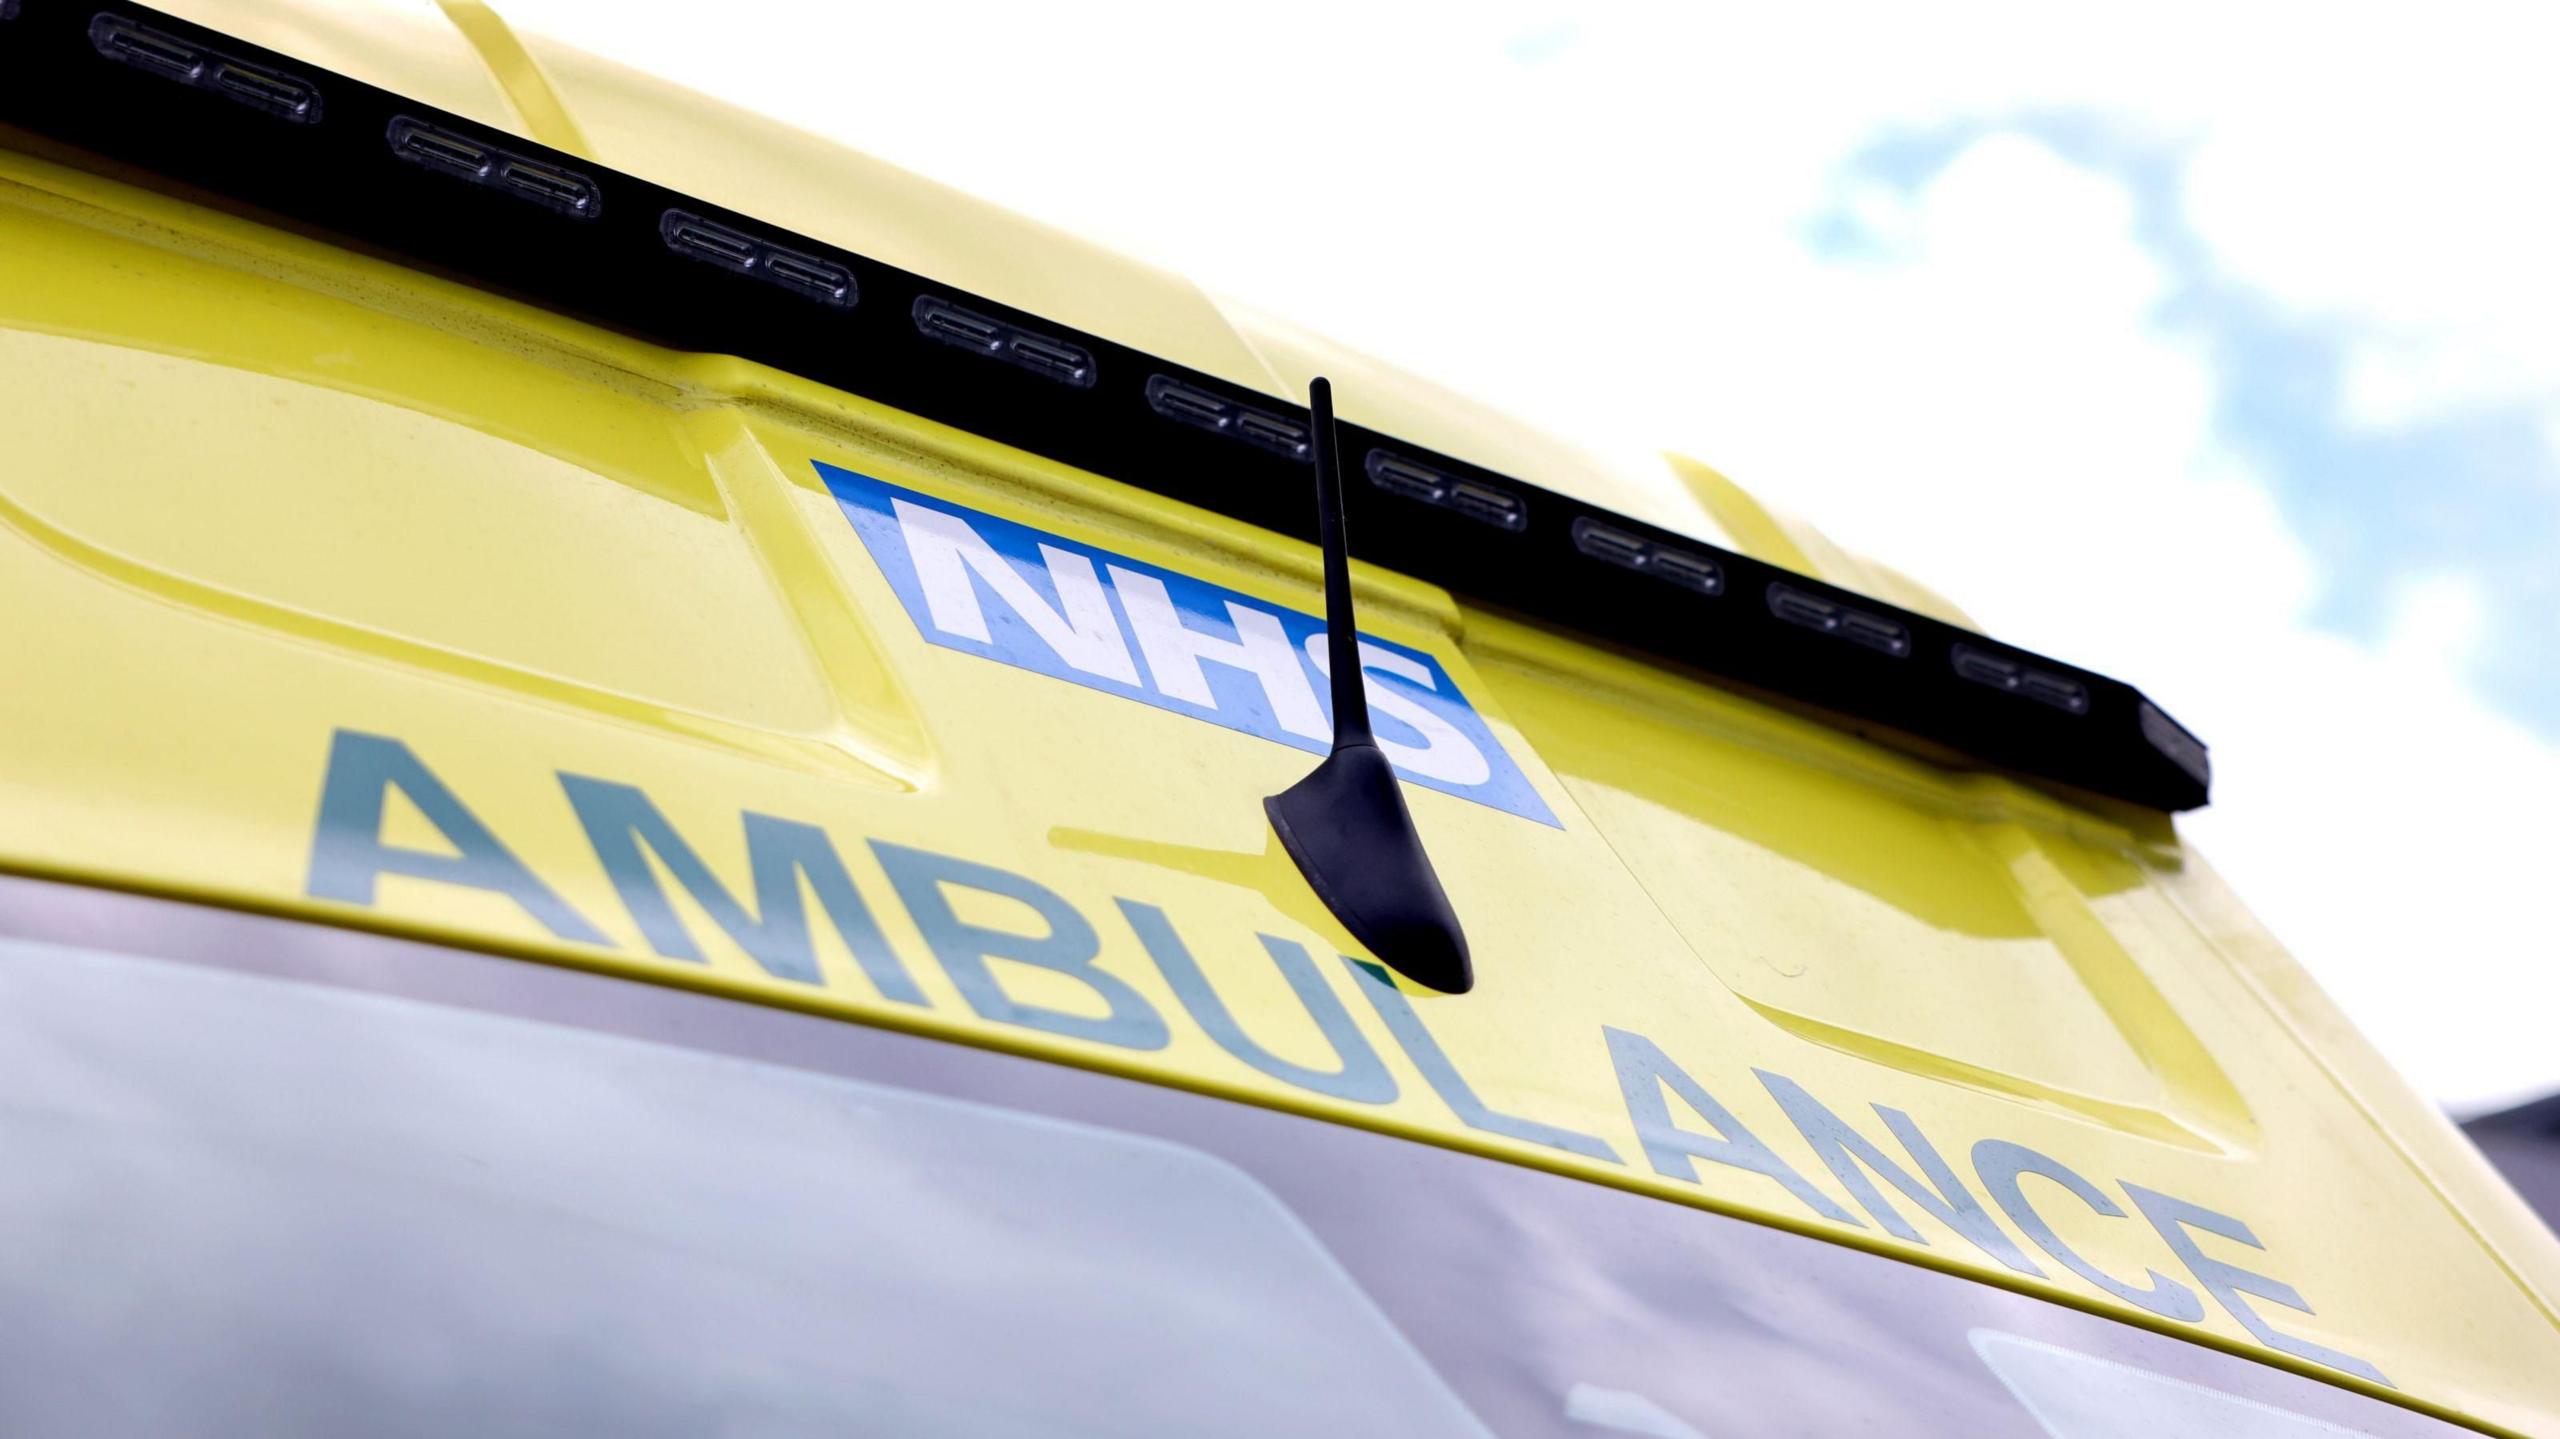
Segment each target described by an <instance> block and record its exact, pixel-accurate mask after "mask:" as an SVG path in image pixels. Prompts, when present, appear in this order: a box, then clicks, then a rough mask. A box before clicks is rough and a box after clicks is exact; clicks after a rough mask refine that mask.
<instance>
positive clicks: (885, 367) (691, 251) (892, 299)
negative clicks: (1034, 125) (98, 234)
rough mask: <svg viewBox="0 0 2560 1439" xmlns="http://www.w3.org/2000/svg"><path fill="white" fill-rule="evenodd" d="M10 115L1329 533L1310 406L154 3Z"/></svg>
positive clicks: (1987, 704)
mask: <svg viewBox="0 0 2560 1439" xmlns="http://www.w3.org/2000/svg"><path fill="white" fill-rule="evenodd" d="M0 121H6V122H7V123H10V124H13V125H17V126H20V127H23V128H24V129H27V130H30V131H34V132H36V133H38V134H41V135H44V136H47V137H49V138H51V139H53V140H55V141H58V142H61V143H63V144H67V145H71V146H74V147H78V148H81V149H86V150H90V151H94V152H96V153H98V154H100V155H104V156H107V157H109V158H111V159H113V160H116V161H119V162H121V163H123V164H127V165H131V166H136V167H139V168H142V169H146V170H150V171H154V172H157V173H160V174H163V175H167V176H169V177H170V178H172V179H175V180H178V181H181V182H184V183H186V184H189V185H193V186H197V187H201V188H203V189H206V190H210V191H213V192H215V193H217V194H221V195H224V196H227V197H230V198H232V199H234V200H237V201H240V202H243V203H246V204H249V205H252V206H256V207H259V208H262V209H264V210H267V211H270V212H273V213H275V214H277V215H280V216H283V217H286V218H289V219H292V220H294V221H297V222H300V223H302V224H305V225H310V226H314V227H317V228H320V229H324V230H328V231H333V232H336V233H338V234H341V235H344V236H346V237H347V238H349V239H352V240H356V241H360V242H362V243H363V244H365V245H367V246H370V247H374V248H377V249H380V250H384V251H388V252H390V253H393V254H397V255H401V256H403V257H406V258H408V259H410V260H412V261H415V262H418V263H420V264H423V265H425V266H429V267H432V268H436V269H440V270H444V271H446V272H449V273H452V274H454V275H456V276H459V277H461V278H464V279H467V280H469V281H472V282H474V283H476V284H479V285H482V286H485V287H489V288H493V289H497V290H501V291H505V292H509V293H513V294H515V295H518V296H520V297H523V298H525V299H528V300H530V301H532V302H535V303H538V304H541V305H544V306H546V307H548V308H551V309H555V310H559V311H561V312H563V313H567V314H571V315H574V316H577V317H579V318H582V319H586V320H590V321H593V322H595V323H598V324H602V325H606V326H609V327H611V328H613V329H616V330H620V331H623V332H625V333H628V334H631V335H634V336H637V337H640V338H642V339H645V340H648V341H651V342H653V343H656V344H661V345H665V346H669V347H671V348H675V349H682V350H693V351H705V352H715V353H726V354H734V355H738V356H742V357H744V358H746V359H750V360H755V361H759V362H761V363H764V364H768V365H772V366H774V367H775V368H777V369H782V370H787V371H790V372H792V373H794V374H798V375H802V376H806V377H807V378H809V379H812V380H817V381H819V382H821V383H824V384H828V385H832V386H835V387H837V388H839V389H842V390H845V391H848V392H850V393H853V394H858V395H863V396H866V397H869V398H871V399H875V400H879V401H881V402H883V403H886V404H890V405H894V406H896V407H898V408H900V409H903V410H907V411H909V412H911V413H914V414H917V415H920V416H923V417H925V418H927V419H930V420H934V421H938V422H940V423H942V424H947V425H951V426H954V427H956V428H960V429H965V430H969V431H972V432H974V433H977V434H980V435H984V436H986V437H987V438H989V439H993V440H997V441H1000V442H1002V443H1005V444H1008V445H1012V446H1015V447H1017V448H1020V449H1024V450H1029V451H1032V452H1035V453H1038V454H1042V455H1046V456H1048V457H1050V458H1052V459H1056V460H1059V461H1063V462H1065V463H1067V464H1070V465H1074V466H1076V467H1078V468H1081V469H1085V470H1090V471H1093V472H1095V473H1097V474H1102V475H1108V476H1110V477H1112V478H1114V479H1117V480H1122V481H1125V482H1127V483H1130V484H1134V485H1138V486H1140V487H1142V488H1145V489H1148V490H1152V491H1154V492H1156V493H1158V494H1162V495H1166V496H1169V497H1171V498H1173V499H1177V500H1181V501H1184V502H1187V503H1190V504H1194V505H1198V506H1201V507H1202V508H1204V509H1209V510H1214V511H1216V512H1218V513H1220V514H1224V515H1228V516H1231V517H1233V518H1236V519H1239V520H1243V521H1246V522H1248V523H1251V524H1255V525H1260V526H1262V527H1264V528H1266V529H1270V530H1275V531H1278V532H1280V533H1283V534H1288V535H1293V536H1296V537H1298V538H1300V539H1304V540H1309V541H1313V540H1314V539H1315V538H1316V536H1315V532H1314V528H1313V525H1312V523H1311V518H1310V516H1309V515H1308V514H1307V507H1306V504H1305V497H1306V487H1307V478H1306V477H1307V469H1306V466H1307V465H1308V463H1309V455H1310V452H1309V448H1308V444H1307V439H1308V436H1309V435H1310V434H1311V433H1312V431H1311V430H1310V428H1309V421H1308V416H1307V411H1306V410H1305V408H1304V407H1302V406H1298V405H1294V404H1291V403H1290V402H1288V401H1285V400H1279V399H1274V398H1272V397H1271V396H1268V395H1264V394H1260V393H1256V392H1253V391H1250V390H1245V389H1240V388H1238V387H1237V386H1234V385H1231V384H1228V383H1227V382H1225V381H1223V380H1220V379H1217V378H1215V377H1213V376H1210V375H1207V374H1203V373H1201V372H1199V371H1196V370H1193V369H1190V368H1188V367H1186V366H1183V365H1180V364H1177V363H1175V362H1173V361H1170V360H1166V359H1162V358H1159V357H1156V356H1153V355H1148V354H1144V353H1142V352H1140V351H1137V350H1133V349H1131V348H1129V347H1128V346H1126V345H1121V344H1116V343H1114V342H1113V341H1111V340H1109V339H1106V338H1104V337H1102V336H1100V335H1092V334H1087V333H1084V332H1082V331H1079V330H1076V329H1074V328H1073V327H1071V326H1066V325H1061V324H1059V323H1057V322H1056V321H1053V320H1050V319H1047V318H1044V317H1042V316H1038V315H1032V314H1027V313H1024V312H1022V311H1019V310H1016V309H1013V308H1011V307H1009V306H1006V305H1003V304H1000V303H998V302H996V301H994V300H991V299H987V298H985V297H983V296H978V295H972V294H969V293H968V292H966V291H962V290H959V289H957V288H955V287H952V286H949V285H943V284H938V283H935V282H933V281H931V280H929V279H927V278H926V277H924V276H921V275H916V274H913V273H910V272H908V271H905V270H901V269H898V268H896V267H895V266H891V265H885V264H882V263H880V262H879V261H876V260H873V259H871V258H869V257H868V256H864V255H859V254H855V253H853V252H851V251H848V250H845V249H842V248H841V247H838V246H833V245H829V244H827V243H825V242H824V241H821V240H816V239H812V238H810V237H808V236H805V235H799V234H795V233H793V232H791V231H788V230H785V229H783V228H781V227H779V226H775V225H770V224H766V223H764V222H763V221H760V220H757V219H755V218H753V217H751V216H747V215H743V214H739V213H737V212H735V211H732V210H728V209H725V208H723V207H721V206H718V205H714V204H711V203H709V202H707V201H705V200H702V199H699V198H695V197H692V196H687V195H682V194H679V193H677V192H675V191H673V190H669V189H667V188H666V187H664V186H661V185H656V184H652V183H650V182H649V181H647V180H643V179H640V178H638V177H637V176H632V175H625V174H622V173H620V172H618V171H615V170H612V169H608V168H606V167H604V166H602V165H598V164H596V163H594V162H593V161H590V160H586V159H583V158H580V157H577V156H572V155H564V154H561V153H559V152H558V151H555V150H551V149H549V148H547V147H545V146H541V145H537V144H534V143H533V142H531V141H528V140H524V139H522V138H520V137H517V136H514V135H508V134H502V133H499V132H495V131H492V130H490V129H488V128H487V127H485V126H482V125H479V124H477V123H475V122H473V121H471V120H468V119H466V118H464V117H462V116H459V115H454V114H450V113H447V112H444V111H440V110H438V109H436V108H435V107H433V106H429V105H424V104H421V103H419V102H418V101H416V100H413V99H409V98H407V97H405V96H400V95H395V94H392V93H391V92H389V91H386V90H382V89H379V88H377V87H375V86H371V85H367V84H365V83H363V82H362V81H359V80H355V79H352V78H350V77H348V76H344V75H339V74H335V73H332V72H330V71H328V70H325V69H322V68H320V67H318V66H315V65H311V64H308V63H306V62H303V61H300V60H296V59H293V58H291V57H289V56H284V55H279V54H276V53H274V52H272V51H269V50H266V49H263V48H261V47H259V46H255V45H251V44H249V43H247V42H245V41H242V40H239V39H237V38H234V37H232V36H229V35H225V34H221V33H219V32H216V31H212V30H208V29H205V28H203V27H201V26H197V25H193V24H190V23H188V22H186V21H183V20H179V19H176V18H174V17H171V16H167V15H164V14H161V13H159V12H157V11H154V10H151V9H148V8H145V7H142V6H138V5H125V4H113V5H108V6H105V7H103V8H101V6H100V5H99V4H98V3H97V0H88V3H86V4H80V3H71V0H14V3H13V0H0ZM1341 434H1342V444H1343V449H1344V454H1345V456H1346V461H1347V463H1350V464H1351V465H1352V468H1353V471H1354V472H1355V473H1358V474H1363V475H1366V476H1367V477H1368V478H1369V481H1370V483H1368V484H1365V485H1351V486H1348V487H1346V493H1345V495H1344V500H1345V504H1346V507H1347V509H1348V512H1349V517H1350V521H1351V525H1350V528H1351V533H1352V534H1353V535H1354V536H1356V537H1357V542H1356V544H1355V546H1354V548H1355V549H1356V551H1357V553H1358V555H1359V557H1360V558H1361V559H1364V560H1367V561H1369V562H1371V563H1373V564H1377V565H1381V566H1384V567H1387V568H1390V569H1395V570H1401V571H1403V572H1405V573H1407V574H1410V575H1413V576H1415V577H1416V578H1418V579H1422V580H1427V581H1429V582H1431V583H1433V584H1437V585H1441V586H1444V587H1446V588H1448V589H1450V590H1452V591H1454V592H1456V593H1458V594H1461V595H1464V596H1466V597H1468V598H1469V599H1471V600H1473V601H1476V602H1479V603H1484V604H1488V605H1492V606H1496V607H1500V608H1503V609H1507V610H1511V611H1514V612H1517V613H1519V614H1522V615H1525V616H1528V617H1530V618H1532V619H1535V620H1538V621H1541V622H1544V623H1549V624H1554V625H1559V626H1563V627H1567V628H1571V629H1574V630H1579V631H1581V632H1583V633H1585V634H1588V635H1589V636H1591V637H1593V638H1595V639H1598V640H1601V641H1604V642H1607V643H1610V644H1613V645H1616V646H1620V647H1622V648H1625V649H1629V650H1633V651H1636V652H1639V653H1641V654H1644V655H1646V656H1649V657H1651V658H1654V659H1658V660H1662V661H1666V662H1669V663H1671V664H1673V665H1677V666H1681V667H1684V668H1688V669H1692V670H1697V671H1701V672H1703V673H1705V674H1707V675H1710V676H1714V677H1717V678H1720V679H1723V680H1726V681H1730V682H1732V683H1735V684H1738V685H1740V686H1744V687H1747V688H1749V689H1752V690H1756V691H1760V692H1763V693H1766V694H1769V695H1773V696H1777V697H1781V698H1784V699H1789V700H1794V701H1797V702H1800V703H1803V704H1807V705H1810V706H1813V707H1816V708H1818V709H1821V710H1825V711H1829V712H1831V713H1832V714H1834V715H1837V716H1839V717H1841V718H1842V719H1844V720H1846V721H1848V722H1850V723H1851V724H1852V725H1863V726H1872V727H1875V728H1877V729H1880V730H1883V731H1890V732H1897V733H1900V734H1903V735H1908V736H1912V737H1916V738H1918V739H1921V740H1925V741H1928V742H1930V743H1932V744H1935V745H1937V746H1940V747H1942V748H1944V749H1948V750H1953V751H1956V752H1957V753H1960V754H1962V755H1965V756H1967V757H1969V758H1971V759H1974V760H1977V761H1980V762H1982V763H1984V764H1988V765H1994V766H1998V767H2001V768H2004V769H2009V770H2014V771H2017V772H2020V773H2023V774H2026V775H2031V776H2035V777H2039V778H2042V779H2047V780H2053V781H2057V782H2060V783H2063V784H2066V785H2071V786H2075V787H2078V788H2080V789H2084V790H2089V791H2093V792H2095V793H2098V794H2102V795H2108V796H2112V797H2115V798H2118V799H2123V800H2129V801H2132V802H2134V803H2136V804H2142V805H2148V806H2152V807H2155V808H2160V809H2171V810H2183V809H2193V808H2196V807H2198V806H2200V805H2202V804H2204V803H2205V802H2206V800H2207V797H2208V792H2209V789H2210V784H2211V770H2210V766H2209V764H2208V762H2207V756H2206V752H2205V746H2204V744H2203V742H2202V741H2200V740H2198V739H2196V738H2195V736H2193V735H2192V734H2189V733H2188V732H2187V731H2186V730H2185V729H2183V728H2181V727H2180V726H2179V725H2178V724H2177V723H2176V722H2175V721H2173V720H2171V719H2170V718H2169V717H2168V716H2167V715H2166V714H2164V713H2162V712H2161V710H2160V709H2159V708H2158V707H2157V706H2155V705H2153V704H2152V703H2151V702H2150V701H2149V700H2147V699H2145V698H2143V696H2142V694H2141V692H2140V691H2138V690H2136V689H2134V688H2133V687H2132V686H2130V685H2127V684H2124V683H2122V682H2121V681H2117V680H2112V679H2108V678H2107V677H2105V676H2104V675H2100V674H2095V673H2092V672H2091V671H2088V670H2083V669H2079V668H2077V667H2075V666H2072V665H2067V664H2063V663H2062V662H2060V661H2058V660H2053V659H2048V658H2045V657H2043V656H2041V655H2035V654H2030V653H2028V652H2026V651H2023V650H2018V649H2014V648H2012V647H2009V646H2005V645H2002V644H1999V643H1998V642H1996V641H1994V640H1991V639H1988V638H1985V637H1984V636H1982V635H1978V634H1975V633H1973V632H1972V631H1970V630H1966V629H1962V628H1960V627H1958V626H1955V625H1950V624H1946V623H1943V622H1941V621H1939V620H1935V619H1931V618H1930V617H1928V616H1926V615H1922V614H1917V613H1914V612H1911V611H1908V610H1904V609H1900V608H1897V607H1895V606H1892V605H1887V604H1884V603H1882V602H1880V601H1877V600H1874V599H1870V598H1868V597H1866V596H1864V595H1859V594H1855V593H1853V592H1851V591H1848V590H1844V589H1840V588H1838V587H1836V586H1832V585H1827V584H1824V583H1823V582H1821V581H1820V580H1816V579H1813V578H1811V577H1809V576H1805V575H1800V574H1796V573H1794V572H1792V571H1789V570H1784V569H1780V568H1779V567H1777V566H1774V565H1770V564H1767V563H1764V562H1762V561H1759V560H1755V559H1753V558H1751V557H1749V556H1747V555H1742V554H1737V553H1734V552H1732V551H1729V550H1724V549H1720V548H1717V547H1715V546H1712V545H1707V544H1702V543H1700V542H1699V541H1697V540H1694V539H1691V538H1688V537H1686V536H1682V535H1676V534H1672V533H1670V532H1669V531H1666V530H1662V529H1659V528H1657V527H1654V526H1651V525H1647V524H1645V523H1644V522H1643V521H1641V520H1637V519H1633V518H1631V517H1628V516H1625V515H1620V514H1615V513H1612V512H1611V511H1608V510H1605V509H1602V508H1600V507H1599V506H1596V505H1592V504H1587V503H1585V502H1583V501H1581V500H1577V499H1574V498H1572V497H1571V496H1568V495H1563V494H1559V493H1557V492H1555V491H1553V490H1548V489H1544V488H1541V487H1539V486H1536V485H1532V484H1529V483H1527V482H1525V481H1522V480H1519V479H1516V478H1513V477H1511V476H1508V475H1503V474H1497V473H1495V472H1493V471H1491V470H1487V469H1485V468H1483V467H1482V466H1478V465H1473V464H1469V463H1468V462H1466V461H1464V460H1461V459H1458V458H1456V457H1455V456H1451V455H1444V454H1440V453H1437V452H1435V451H1433V450H1430V449H1427V448H1424V447H1422V446H1418V445H1412V444H1408V443H1406V442H1404V441H1402V440H1399V439H1396V438H1394V437H1392V436H1389V435H1385V434H1381V433H1378V432H1376V431H1373V430H1368V429H1364V428H1362V427H1360V426H1357V425H1350V424H1345V425H1342V426H1341ZM1354 456H1356V457H1357V459H1350V458H1349V457H1354Z"/></svg>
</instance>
